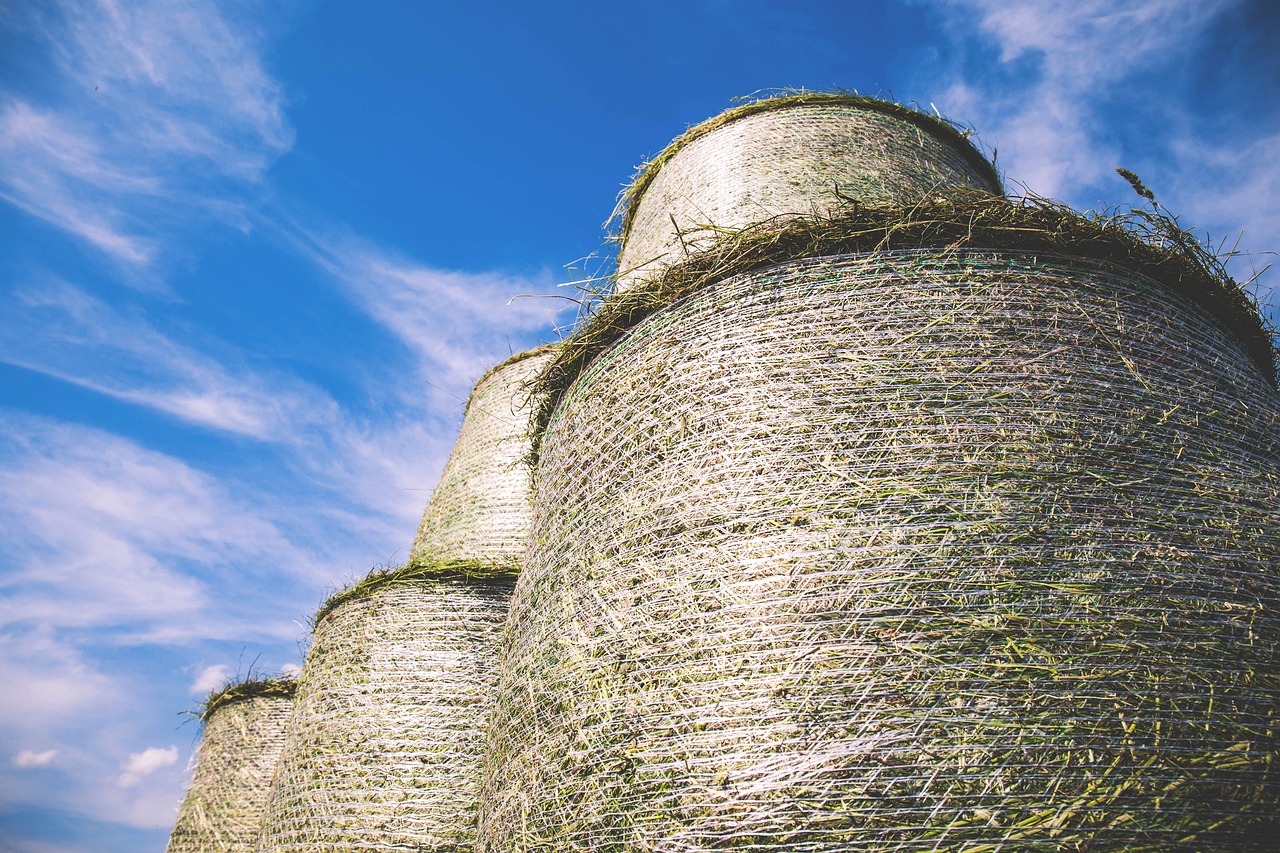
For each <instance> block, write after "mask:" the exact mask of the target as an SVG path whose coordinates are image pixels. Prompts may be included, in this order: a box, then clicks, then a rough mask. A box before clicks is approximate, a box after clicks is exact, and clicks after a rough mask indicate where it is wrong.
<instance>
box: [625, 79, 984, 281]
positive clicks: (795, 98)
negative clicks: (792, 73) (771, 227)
mask: <svg viewBox="0 0 1280 853" xmlns="http://www.w3.org/2000/svg"><path fill="white" fill-rule="evenodd" d="M955 189H971V190H981V191H985V192H988V193H992V194H996V195H999V194H1001V193H1002V192H1003V187H1002V186H1001V183H1000V179H999V177H998V175H997V174H996V172H995V169H994V168H993V167H992V166H991V164H990V163H989V162H988V161H987V160H986V159H985V158H984V157H983V156H982V155H981V154H980V153H979V152H978V151H977V149H975V148H974V147H973V145H972V143H970V141H969V139H968V135H967V134H965V133H962V132H960V131H958V130H956V128H955V126H953V125H952V124H950V123H948V122H946V121H944V120H942V119H940V118H937V117H934V116H931V115H927V114H925V113H921V112H919V111H917V110H913V109H910V108H909V107H905V106H902V105H901V104H896V103H893V102H891V101H883V100H879V99H876V98H869V97H865V96H861V95H847V94H827V93H806V94H801V95H789V96H783V97H776V98H769V99H765V100H761V101H755V102H752V103H748V104H745V105H743V106H739V107H737V108H735V109H732V110H729V111H727V112H725V113H723V114H721V115H719V116H717V117H715V118H713V119H710V120H709V121H706V122H703V123H702V124H700V125H697V126H695V127H693V128H691V129H690V130H688V131H687V132H686V133H684V134H683V135H682V136H680V137H679V138H677V139H676V140H675V141H674V142H672V143H671V145H669V146H668V147H667V149H666V150H664V151H663V152H662V153H661V154H660V155H658V157H656V158H654V160H653V161H652V162H650V163H649V164H648V165H647V166H646V167H645V168H644V169H643V170H642V171H641V173H640V174H639V176H638V177H637V178H636V181H635V182H634V184H633V185H632V186H631V187H630V188H629V189H628V190H627V191H626V192H624V194H623V199H622V201H621V202H620V204H622V205H623V206H624V207H623V213H622V229H621V234H620V243H621V247H620V249H619V256H618V276H617V288H618V290H620V291H621V290H626V289H628V288H629V287H632V286H633V285H635V284H636V283H637V282H639V281H641V280H644V279H648V278H653V277H655V276H657V275H659V274H661V272H662V270H664V269H665V268H666V267H667V266H669V265H670V264H672V263H674V262H677V261H679V260H681V259H682V258H684V257H687V256H688V255H690V254H692V253H696V252H699V251H702V250H703V249H705V248H707V247H708V246H710V245H713V244H714V243H715V242H716V240H717V239H719V238H720V237H721V236H723V234H724V233H725V232H726V231H731V230H734V229H738V228H742V227H744V226H747V225H750V224H753V223H757V222H761V221H764V220H767V219H770V218H773V217H778V216H789V215H813V214H818V213H823V212H826V211H827V210H829V209H831V208H832V207H836V206H839V205H842V204H847V203H849V202H851V201H852V202H856V203H859V204H911V203H914V202H917V201H920V200H922V199H926V198H929V197H931V196H932V195H934V194H936V193H938V192H940V191H946V190H955Z"/></svg>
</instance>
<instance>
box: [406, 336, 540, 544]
mask: <svg viewBox="0 0 1280 853" xmlns="http://www.w3.org/2000/svg"><path fill="white" fill-rule="evenodd" d="M550 353H551V348H549V347H543V348H540V349H536V350H531V351H530V352H526V353H521V354H520V355H517V356H515V357H514V358H511V359H508V360H507V361H506V362H503V363H502V364H500V365H498V366H497V367H495V368H494V369H493V370H491V371H489V373H487V374H486V375H485V376H484V377H482V378H481V380H480V381H479V382H478V383H476V386H475V390H474V391H472V393H471V398H470V399H469V400H468V401H467V410H466V416H465V417H464V419H463V423H462V429H461V431H460V432H459V435H458V441H457V443H456V444H455V445H454V448H453V451H452V453H451V454H450V456H449V461H448V463H447V464H446V465H445V469H444V473H443V474H442V476H441V478H440V484H439V485H438V486H436V489H435V491H434V492H433V493H432V496H431V500H430V502H429V503H428V504H427V508H426V511H425V512H424V513H423V515H422V523H421V525H420V526H419V528H418V535H417V538H416V539H415V541H414V544H413V549H412V551H411V556H410V562H420V561H427V562H430V561H433V560H480V561H484V562H487V563H490V564H495V565H506V566H510V567H512V568H518V566H519V564H520V558H521V556H522V555H523V553H524V547H525V539H526V537H527V535H528V532H529V469H528V466H527V465H525V464H523V462H524V458H525V457H526V456H527V455H528V452H529V438H528V433H529V410H530V408H529V404H528V400H529V392H528V389H527V387H526V385H527V384H528V382H529V380H530V379H531V378H532V377H534V376H536V375H537V373H538V371H539V370H541V369H542V367H543V366H544V365H545V364H546V362H547V359H548V358H549V357H550Z"/></svg>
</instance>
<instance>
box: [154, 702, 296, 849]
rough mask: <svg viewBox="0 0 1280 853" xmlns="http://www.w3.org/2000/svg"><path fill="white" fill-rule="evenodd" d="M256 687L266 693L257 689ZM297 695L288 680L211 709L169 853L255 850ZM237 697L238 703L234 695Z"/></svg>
mask: <svg viewBox="0 0 1280 853" xmlns="http://www.w3.org/2000/svg"><path fill="white" fill-rule="evenodd" d="M259 686H265V687H266V688H267V689H265V690H255V689H254V688H256V687H259ZM292 691H293V684H292V682H288V681H284V680H272V681H270V682H257V683H255V682H249V683H246V684H243V685H237V686H236V687H234V688H231V689H230V690H228V691H224V692H225V693H226V694H228V695H227V697H226V698H225V701H218V702H217V704H216V706H215V705H214V703H213V702H212V701H211V703H210V704H209V705H208V706H206V713H205V714H204V715H203V719H204V735H203V737H202V739H201V742H200V749H199V752H198V753H197V757H196V762H195V773H194V775H193V776H192V779H191V785H190V787H188V789H187V793H186V795H185V796H184V797H183V799H182V805H181V806H180V807H179V809H178V820H177V823H176V824H175V825H174V829H173V833H172V834H171V835H170V837H169V846H168V848H166V849H167V851H168V853H249V851H252V850H253V847H254V842H255V841H256V840H257V838H258V832H259V831H260V830H261V828H262V815H263V809H264V806H265V804H266V800H267V791H268V789H269V788H270V785H271V779H272V777H273V776H274V775H275V770H276V764H277V762H278V760H279V757H280V750H281V748H282V747H283V746H284V740H285V730H286V728H287V727H288V724H289V718H290V716H291V715H292V712H293V695H292ZM235 692H238V694H239V695H231V694H232V693H235ZM214 698H215V699H218V698H220V697H218V695H217V694H215V697H214Z"/></svg>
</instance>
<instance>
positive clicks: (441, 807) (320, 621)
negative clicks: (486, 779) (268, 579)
mask: <svg viewBox="0 0 1280 853" xmlns="http://www.w3.org/2000/svg"><path fill="white" fill-rule="evenodd" d="M355 592H356V594H345V595H344V594H340V595H341V597H340V598H337V600H336V602H335V603H334V605H333V606H332V607H326V608H323V609H322V611H321V615H320V616H319V617H318V618H317V624H316V627H315V631H314V636H313V640H312V645H311V649H310V651H309V653H308V655H307V660H306V663H305V666H304V668H303V671H302V674H301V675H300V676H299V683H298V697H297V710H296V713H295V717H294V723H293V725H292V727H291V728H290V731H289V737H288V740H287V743H286V745H285V749H284V752H283V754H282V755H281V759H280V769H279V772H278V773H277V776H276V781H275V783H274V784H273V785H272V788H271V796H270V799H269V801H268V804H267V810H266V815H265V819H264V822H263V834H262V838H261V839H260V841H259V845H258V848H257V849H258V850H259V851H272V853H286V852H287V853H314V851H318V850H371V849H372V850H393V849H394V850H399V849H413V850H463V849H470V847H471V845H472V843H473V840H474V831H475V830H474V822H475V811H476V799H477V792H478V789H479V762H480V752H481V749H482V747H483V743H484V737H485V730H486V723H487V718H488V713H489V708H490V705H491V701H492V689H493V680H494V678H495V675H494V672H493V658H494V656H495V655H496V649H497V636H498V633H499V632H500V630H501V625H502V621H503V618H504V617H505V615H506V609H507V601H508V599H509V597H510V586H509V581H503V580H501V579H491V580H488V581H481V580H477V579H475V578H469V577H465V576H463V575H462V574H461V573H458V572H452V571H450V572H444V573H442V574H441V576H440V577H437V578H434V579H432V578H426V577H423V570H422V569H421V568H420V567H410V568H409V569H405V570H401V571H400V572H398V573H397V572H395V571H392V572H385V573H381V574H379V575H378V576H376V577H375V578H374V582H369V581H366V582H364V583H363V584H361V585H357V587H356V588H355Z"/></svg>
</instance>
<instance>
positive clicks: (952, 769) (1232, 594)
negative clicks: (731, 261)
mask: <svg viewBox="0 0 1280 853" xmlns="http://www.w3.org/2000/svg"><path fill="white" fill-rule="evenodd" d="M1278 426H1280V399H1278V396H1277V394H1276V392H1275V391H1274V389H1273V388H1272V387H1271V386H1270V385H1268V384H1267V383H1266V382H1265V381H1263V380H1262V378H1261V375H1260V373H1259V370H1258V368H1257V367H1256V365H1255V364H1253V363H1252V362H1251V361H1250V360H1249V359H1248V358H1247V357H1246V356H1245V355H1244V354H1243V353H1242V351H1241V348H1240V345H1239V344H1238V342H1237V341H1236V340H1235V339H1234V338H1233V337H1231V336H1230V335H1229V334H1227V333H1226V332H1225V331H1224V329H1223V327H1222V326H1221V325H1219V324H1218V322H1217V321H1215V320H1212V319H1211V318H1209V317H1208V316H1207V315H1206V314H1205V313H1204V312H1202V311H1200V310H1199V309H1197V308H1195V306H1193V305H1192V304H1190V303H1189V302H1187V301H1185V300H1184V299H1182V298H1181V297H1179V296H1177V295H1175V294H1171V293H1169V292H1167V291H1166V290H1164V289H1163V288H1162V287H1160V286H1159V285H1158V284H1156V283H1155V282H1154V281H1152V280H1150V279H1148V278H1145V277H1143V276H1141V275H1137V274H1131V273H1128V272H1125V271H1123V270H1120V269H1118V268H1115V267H1110V266H1107V265H1102V264H1096V263H1092V262H1088V261H1084V260H1069V259H1051V258H1046V257H1039V258H1037V257H1034V256H1031V255H1026V254H1018V253H1013V252H1001V253H994V252H991V253H987V252H976V251H969V252H956V253H951V254H941V253H928V252H901V253H882V254H872V255H858V256H843V257H830V258H821V259H815V260H811V261H806V262H796V263H791V264H785V265H782V266H779V267H774V268H770V269H768V270H764V271H757V272H752V273H748V274H744V275H740V276H736V277H732V278H728V279H725V280H722V281H720V282H719V283H717V284H714V285H712V286H709V287H706V288H703V289H701V290H698V291H696V292H695V293H693V294H692V295H691V296H689V297H687V298H685V299H683V300H681V301H678V302H676V303H674V304H672V305H670V306H668V307H667V308H665V309H663V310H661V311H659V312H657V313H655V314H653V315H651V316H650V317H648V318H647V319H645V320H644V321H643V322H642V323H641V324H640V325H638V326H636V327H635V328H633V329H632V330H631V331H630V332H629V333H627V334H626V335H625V336H624V337H623V338H622V339H621V340H619V341H618V342H617V343H616V344H615V345H614V346H613V347H612V348H610V349H609V350H607V351H606V352H604V353H603V354H602V355H601V356H600V357H598V358H597V359H596V360H595V361H594V362H593V363H592V364H591V365H590V366H589V367H588V368H587V369H586V370H585V371H584V372H583V374H582V375H581V376H580V377H579V378H578V379H577V381H576V383H575V384H574V385H573V386H572V387H571V388H570V390H569V391H568V393H567V394H566V396H565V397H564V398H563V399H562V400H561V401H560V403H559V405H558V408H557V409H556V411H555V413H554V415H553V417H552V419H551V422H550V424H549V426H548V427H547V430H546V433H545V435H544V437H543V442H542V448H541V459H540V463H539V466H538V469H537V471H536V473H535V475H534V486H535V496H536V500H535V517H534V520H533V531H532V535H531V538H530V549H529V554H528V557H527V561H526V567H525V570H524V572H523V574H522V575H521V577H520V580H519V581H518V583H517V586H516V589H515V592H514V596H513V599H512V607H511V614H510V618H509V627H508V632H509V633H508V642H507V645H506V647H505V649H504V653H503V661H502V675H501V678H500V681H499V689H498V698H497V704H496V706H495V710H494V714H493V718H492V723H491V730H490V737H491V740H490V749H489V753H488V755H487V758H486V767H485V776H484V786H483V792H482V806H481V814H480V822H479V844H478V847H477V849H478V850H482V851H517V850H520V851H523V850H556V851H569V850H599V851H614V850H617V851H621V850H661V851H664V853H672V851H686V850H709V849H713V848H714V849H720V848H725V847H733V848H735V849H743V850H770V851H776V850H787V851H811V850H823V851H835V850H847V849H857V850H875V851H925V850H965V851H971V853H972V852H973V851H995V850H1006V851H1026V850H1035V851H1085V850H1088V851H1095V853H1096V851H1100V850H1106V851H1167V850H1233V851H1234V850H1238V851H1250V850H1256V851H1262V850H1274V849H1275V846H1274V845H1275V837H1276V832H1277V830H1280V826H1278V825H1277V814H1280V777H1278V774H1280V766H1278V765H1280V761H1278V760H1277V759H1280V755H1278V754H1277V753H1278V752H1280V748H1278V738H1280V725H1278V721H1277V713H1278V710H1280V659H1278V655H1277V649H1278V646H1280V577H1278V574H1280V562H1278V553H1280V462H1278V459H1280V447H1278V441H1280V439H1278V438H1277V436H1278V433H1280V431H1278V430H1277V427H1278Z"/></svg>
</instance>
